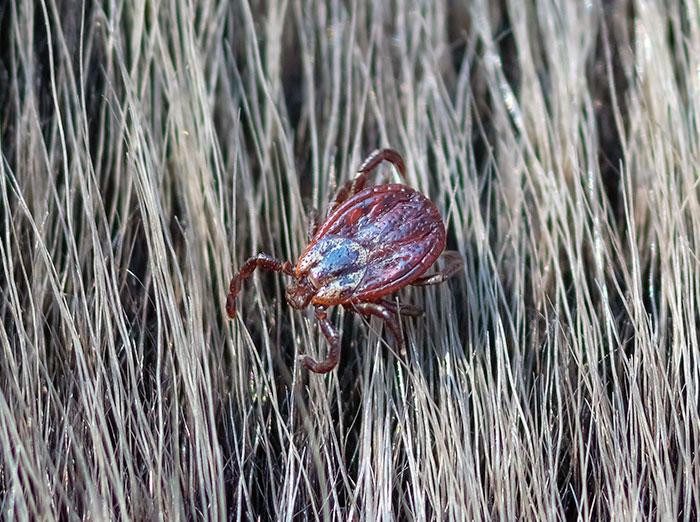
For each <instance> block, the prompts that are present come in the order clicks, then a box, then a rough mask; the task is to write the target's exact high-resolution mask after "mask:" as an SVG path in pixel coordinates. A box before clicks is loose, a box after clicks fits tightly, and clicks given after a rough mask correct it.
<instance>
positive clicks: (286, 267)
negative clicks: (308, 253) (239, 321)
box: [226, 254, 294, 319]
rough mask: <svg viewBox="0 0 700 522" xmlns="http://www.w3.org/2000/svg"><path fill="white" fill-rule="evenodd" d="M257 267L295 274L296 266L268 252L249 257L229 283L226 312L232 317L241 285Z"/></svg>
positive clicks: (234, 313) (234, 314)
mask: <svg viewBox="0 0 700 522" xmlns="http://www.w3.org/2000/svg"><path fill="white" fill-rule="evenodd" d="M256 268H262V269H264V270H269V271H272V272H282V273H284V274H287V275H294V268H293V267H292V264H291V263H290V262H289V261H282V260H280V259H276V258H274V257H272V256H269V255H267V254H258V255H257V256H254V257H251V258H250V259H248V261H246V262H245V263H244V264H243V266H242V267H241V270H240V272H238V274H236V275H235V276H233V278H232V279H231V283H230V284H229V289H228V296H226V313H227V314H228V316H229V317H230V318H231V319H233V318H234V317H235V316H236V297H237V296H238V293H239V292H240V291H241V285H242V284H243V281H245V280H246V279H248V278H249V277H250V276H252V275H253V272H254V271H255V269H256Z"/></svg>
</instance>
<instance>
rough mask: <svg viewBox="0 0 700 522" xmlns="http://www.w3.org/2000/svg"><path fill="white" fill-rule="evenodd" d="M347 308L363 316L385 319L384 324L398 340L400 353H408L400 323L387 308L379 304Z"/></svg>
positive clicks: (358, 304)
mask: <svg viewBox="0 0 700 522" xmlns="http://www.w3.org/2000/svg"><path fill="white" fill-rule="evenodd" d="M346 307H347V308H348V309H349V310H354V311H355V312H359V313H361V314H362V315H374V316H375V317H381V318H382V319H384V324H386V326H387V327H388V328H389V330H391V333H392V335H393V336H394V339H396V343H397V344H398V346H399V351H400V353H402V354H403V353H405V352H406V345H405V344H404V342H403V335H401V327H400V326H399V322H398V321H397V320H396V316H395V315H394V314H393V313H392V312H391V311H390V310H389V309H388V308H387V307H386V306H384V305H381V304H379V303H354V304H351V305H347V306H346Z"/></svg>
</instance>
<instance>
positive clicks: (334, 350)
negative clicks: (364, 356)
mask: <svg viewBox="0 0 700 522" xmlns="http://www.w3.org/2000/svg"><path fill="white" fill-rule="evenodd" d="M315 311H316V319H317V320H318V324H319V326H320V327H321V331H322V332H323V335H324V336H325V337H326V340H327V341H328V355H327V356H326V359H325V360H323V361H321V362H318V361H317V360H316V359H314V358H313V357H311V356H309V355H301V356H299V359H300V360H301V365H302V366H303V367H304V368H306V369H307V370H311V371H312V372H315V373H328V372H329V371H331V370H332V369H333V368H335V367H336V366H338V362H340V334H339V333H338V330H337V329H336V327H335V326H333V325H332V324H331V322H330V321H329V320H328V313H327V312H326V308H325V307H323V306H317V307H316V310H315Z"/></svg>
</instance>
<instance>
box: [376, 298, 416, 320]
mask: <svg viewBox="0 0 700 522" xmlns="http://www.w3.org/2000/svg"><path fill="white" fill-rule="evenodd" d="M379 304H381V305H382V306H384V307H386V308H387V309H389V310H390V311H391V312H393V313H395V314H397V315H405V316H406V317H421V316H422V315H423V314H424V313H425V312H424V311H423V309H422V308H420V307H418V306H416V305H412V304H404V303H398V304H397V303H396V302H395V301H392V300H391V299H382V300H380V301H379Z"/></svg>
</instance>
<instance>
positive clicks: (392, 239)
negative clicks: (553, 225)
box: [226, 149, 462, 373]
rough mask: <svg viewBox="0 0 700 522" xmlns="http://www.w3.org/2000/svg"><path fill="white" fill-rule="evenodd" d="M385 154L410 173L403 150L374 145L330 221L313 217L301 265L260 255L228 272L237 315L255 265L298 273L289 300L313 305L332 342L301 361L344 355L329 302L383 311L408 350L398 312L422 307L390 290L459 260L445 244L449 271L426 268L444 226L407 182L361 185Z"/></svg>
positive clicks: (425, 281) (441, 275)
mask: <svg viewBox="0 0 700 522" xmlns="http://www.w3.org/2000/svg"><path fill="white" fill-rule="evenodd" d="M382 161H389V162H390V163H392V164H393V165H394V166H395V167H396V168H397V169H398V171H399V173H400V174H401V176H402V177H403V178H404V179H405V177H406V169H405V166H404V162H403V158H402V157H401V155H400V154H399V153H398V152H396V151H395V150H392V149H383V150H378V151H375V152H373V153H372V154H371V155H370V156H369V157H368V158H367V159H366V160H365V161H364V163H362V166H361V167H360V169H359V170H358V174H357V177H356V178H355V179H354V180H352V181H349V182H348V183H346V184H345V186H343V187H342V188H341V189H340V190H339V191H338V193H337V195H336V197H335V200H334V201H333V203H332V204H331V207H330V209H329V210H328V214H327V216H326V219H325V221H324V222H323V223H321V224H320V225H319V224H318V221H317V220H316V219H313V220H312V221H311V223H310V227H309V231H308V236H309V244H308V245H307V247H306V248H305V249H304V251H303V252H302V254H301V257H299V260H298V261H297V263H296V266H292V264H291V263H290V262H289V261H281V260H279V259H275V258H274V257H271V256H269V255H267V254H258V255H257V256H255V257H251V258H250V259H248V260H247V261H246V262H245V264H244V265H243V267H242V268H241V271H240V272H239V273H238V274H237V275H236V276H235V277H234V278H233V279H231V284H230V288H229V293H228V297H227V299H226V312H227V313H228V316H229V317H230V318H234V317H235V315H236V296H237V295H238V293H239V292H240V290H241V284H242V283H243V281H244V280H245V279H247V278H249V277H250V276H251V275H252V274H253V271H254V270H255V269H256V268H264V269H265V270H272V271H275V272H282V273H284V274H286V275H288V276H291V277H292V278H293V279H292V283H291V284H290V285H289V286H288V287H287V291H286V298H287V302H288V303H289V305H290V306H292V307H293V308H297V309H300V308H305V307H306V306H308V305H309V304H312V305H313V306H314V309H315V312H316V319H317V320H318V322H319V324H320V326H321V330H322V331H323V335H324V336H325V337H326V339H327V340H328V344H329V345H330V348H329V351H328V356H327V357H326V359H325V360H324V361H321V362H318V361H316V360H314V359H313V358H311V357H309V356H308V355H301V356H300V357H301V363H302V365H303V366H304V367H305V368H307V369H309V370H311V371H313V372H316V373H326V372H329V371H331V370H332V369H333V368H335V367H336V366H337V365H338V361H339V359H340V335H339V334H338V330H337V329H336V328H335V327H334V326H333V325H332V324H331V323H330V321H329V320H328V313H327V311H326V310H327V308H328V307H329V306H333V305H343V306H344V307H345V308H346V309H348V310H351V311H353V312H357V313H360V314H362V315H364V316H371V315H375V316H377V317H381V318H382V319H383V320H384V322H385V323H386V325H387V326H388V327H389V330H391V332H392V334H393V336H394V337H395V338H396V341H397V342H398V344H399V347H400V348H401V349H403V346H404V343H403V336H402V335H401V330H400V328H399V322H398V320H397V318H396V314H397V313H398V312H401V313H402V314H404V315H408V316H414V317H415V316H419V315H421V314H422V311H421V310H419V309H418V308H416V307H414V306H410V305H403V306H400V307H397V306H396V304H395V303H393V302H392V301H390V300H388V299H386V297H387V296H388V295H389V294H391V293H393V292H395V291H397V290H399V289H400V288H403V287H404V286H407V285H417V286H425V285H434V284H438V283H442V282H443V281H445V279H447V278H448V277H450V276H451V275H453V274H455V273H456V272H458V271H459V269H460V268H461V266H462V258H461V256H460V255H459V254H458V253H457V252H453V251H446V252H444V257H445V259H446V262H447V265H446V267H445V269H444V271H443V272H438V273H436V274H432V275H424V273H425V272H426V271H427V270H428V269H429V268H430V267H431V266H432V265H433V264H434V263H435V261H436V260H437V259H438V257H439V256H440V254H441V253H443V250H444V248H445V226H444V225H443V223H442V219H441V218H440V214H439V213H438V210H437V208H435V205H434V204H433V203H432V202H431V201H430V200H429V199H428V198H426V197H425V196H424V195H423V194H421V193H420V192H416V191H415V190H413V189H412V188H410V187H407V186H406V185H400V184H387V185H377V186H374V187H370V188H364V187H365V183H366V182H367V177H368V175H369V174H370V173H371V172H372V171H373V170H374V169H375V168H376V167H377V166H378V165H379V164H380V163H381V162H382Z"/></svg>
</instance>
